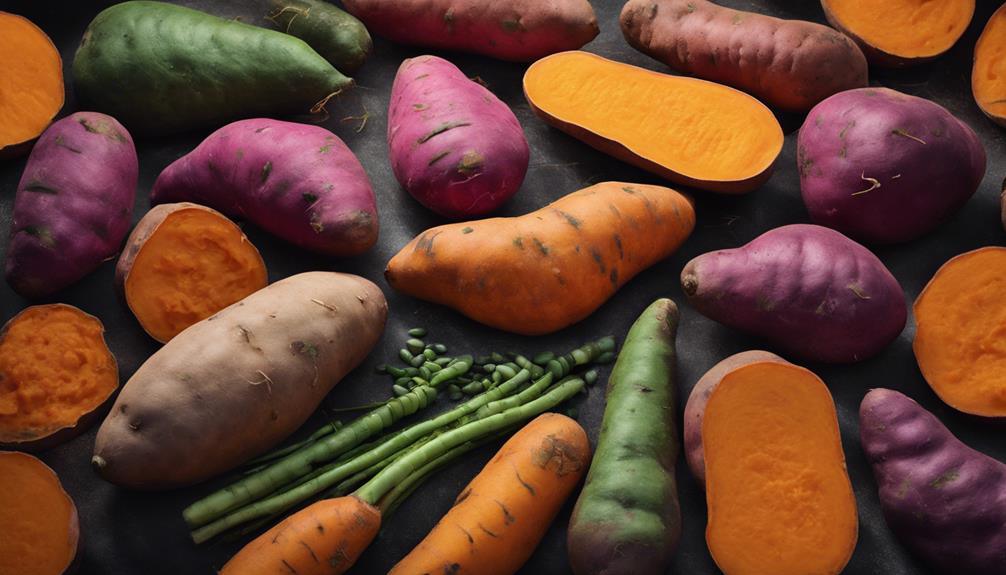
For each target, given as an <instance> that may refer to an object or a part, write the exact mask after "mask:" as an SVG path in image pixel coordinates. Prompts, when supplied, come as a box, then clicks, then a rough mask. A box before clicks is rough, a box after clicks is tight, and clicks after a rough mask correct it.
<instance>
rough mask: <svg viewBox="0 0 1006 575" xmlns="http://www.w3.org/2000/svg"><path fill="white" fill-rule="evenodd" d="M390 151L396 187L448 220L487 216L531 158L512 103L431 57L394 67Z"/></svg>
mask: <svg viewBox="0 0 1006 575" xmlns="http://www.w3.org/2000/svg"><path fill="white" fill-rule="evenodd" d="M388 153H389V154H390V156H391V167H392V169H393V170H394V172H395V177H396V178H398V182H399V183H400V184H401V185H402V187H403V188H405V190H406V191H407V192H409V194H411V195H412V197H414V198H415V199H416V200H417V201H419V203H421V204H423V205H424V206H426V207H427V208H429V209H431V210H433V211H434V212H436V213H438V214H440V215H442V216H445V217H448V218H452V219H465V218H470V217H474V216H481V215H485V214H487V213H489V212H492V211H493V210H495V209H496V208H498V207H500V206H501V205H502V204H503V203H504V202H506V201H507V200H509V199H510V197H511V196H513V195H514V194H515V193H516V192H517V190H518V188H520V185H521V183H522V182H523V181H524V174H525V173H526V172H527V164H528V157H529V151H528V146H527V140H525V139H524V131H523V130H522V129H521V126H520V123H519V122H518V121H517V118H516V117H515V116H514V115H513V112H511V111H510V108H508V107H507V105H506V104H504V103H503V102H501V101H500V100H499V99H498V98H497V97H496V96H494V95H493V93H492V92H490V91H489V90H487V89H486V88H485V87H484V86H482V85H481V84H478V83H476V82H473V81H472V80H469V79H468V78H467V77H466V76H465V75H464V74H463V73H462V72H461V70H459V69H458V68H457V67H456V66H454V64H451V63H450V62H448V61H447V60H444V59H443V58H437V57H436V56H419V57H417V58H410V59H408V60H405V61H404V62H402V65H401V67H399V68H398V74H397V75H396V76H395V83H394V85H393V86H392V88H391V105H390V106H389V107H388Z"/></svg>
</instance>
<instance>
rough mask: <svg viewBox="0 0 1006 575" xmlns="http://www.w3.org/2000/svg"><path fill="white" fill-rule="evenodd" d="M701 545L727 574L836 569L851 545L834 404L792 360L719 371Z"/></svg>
mask: <svg viewBox="0 0 1006 575" xmlns="http://www.w3.org/2000/svg"><path fill="white" fill-rule="evenodd" d="M702 436H703V437H702V440H703V449H704V451H705V466H706V467H705V470H706V500H707V504H708V508H709V523H708V525H707V528H706V542H707V543H708V545H709V551H710V552H711V553H712V556H713V559H714V560H715V561H716V564H717V565H718V566H719V568H720V569H721V570H722V571H723V572H724V573H725V574H726V575H766V574H768V573H771V574H773V575H807V574H809V573H813V574H815V575H829V574H837V573H840V572H841V571H842V569H843V568H844V567H845V565H846V563H848V561H849V558H850V557H851V556H852V552H853V549H855V546H856V539H857V533H858V519H857V515H856V500H855V496H854V495H853V491H852V485H851V483H850V482H849V476H848V474H847V473H846V469H845V455H844V453H843V451H842V443H841V438H840V435H839V428H838V418H837V416H836V414H835V404H834V402H833V401H832V398H831V394H830V393H829V392H828V388H827V387H825V385H824V383H823V382H822V381H821V380H820V379H819V378H818V377H817V376H816V375H814V374H813V373H812V372H810V371H808V370H806V369H804V368H802V367H799V366H795V365H792V364H788V363H781V362H775V361H768V362H757V363H753V364H749V365H745V366H743V367H739V368H737V369H735V370H733V371H731V372H729V373H728V374H727V375H725V376H724V377H723V380H722V381H721V382H720V384H719V385H718V386H717V387H716V390H715V391H713V393H712V395H710V397H709V403H708V404H707V405H706V410H705V414H704V416H703V419H702Z"/></svg>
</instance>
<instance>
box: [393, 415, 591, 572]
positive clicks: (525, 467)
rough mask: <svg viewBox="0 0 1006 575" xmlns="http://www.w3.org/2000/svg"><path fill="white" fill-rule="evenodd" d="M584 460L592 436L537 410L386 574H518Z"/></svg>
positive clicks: (572, 423)
mask: <svg viewBox="0 0 1006 575" xmlns="http://www.w3.org/2000/svg"><path fill="white" fill-rule="evenodd" d="M589 462H590V442H589V441H587V433H586V432H585V431H584V430H583V428H582V427H580V425H579V424H578V423H577V422H576V421H574V420H572V419H570V418H568V417H566V416H565V415H559V414H558V413H544V414H542V415H539V416H538V417H537V418H535V419H534V420H533V421H531V422H530V423H528V424H527V425H525V426H524V427H523V428H521V430H520V431H518V432H517V433H515V434H514V435H513V437H511V438H510V439H508V440H507V442H506V443H504V444H503V447H501V448H500V450H499V451H498V452H496V455H495V456H493V458H492V459H491V460H489V463H487V464H486V466H485V467H484V468H483V469H482V471H480V472H479V474H478V475H476V476H475V479H472V481H471V483H469V484H468V486H467V487H465V488H464V489H463V490H462V491H461V493H460V494H459V495H458V497H457V499H456V500H455V501H454V507H451V510H450V511H448V512H447V514H446V515H444V517H443V518H442V519H441V520H440V521H439V522H438V523H437V525H436V526H435V527H434V528H433V530H432V531H430V533H429V534H428V535H427V536H426V537H425V538H424V539H423V540H422V541H421V542H420V543H419V545H417V546H416V548H415V549H413V550H412V551H411V552H409V554H408V555H406V556H405V557H404V558H402V560H401V561H399V562H398V563H397V564H395V566H394V567H392V568H391V571H389V572H388V575H414V574H416V573H451V574H452V575H511V574H513V573H516V572H517V570H518V569H519V568H520V566H521V565H523V564H524V562H526V561H527V559H528V557H530V556H531V553H532V552H533V551H534V548H535V547H537V545H538V542H539V541H541V538H542V537H543V536H544V535H545V531H546V530H547V529H548V527H549V525H550V524H551V523H552V520H553V519H554V518H555V516H556V514H557V513H559V509H560V508H561V507H562V504H563V502H564V501H565V500H566V498H567V497H569V495H570V493H572V492H573V489H574V488H575V487H576V486H577V484H578V483H579V482H580V479H581V478H582V477H583V474H584V473H586V471H587V465H588V463H589Z"/></svg>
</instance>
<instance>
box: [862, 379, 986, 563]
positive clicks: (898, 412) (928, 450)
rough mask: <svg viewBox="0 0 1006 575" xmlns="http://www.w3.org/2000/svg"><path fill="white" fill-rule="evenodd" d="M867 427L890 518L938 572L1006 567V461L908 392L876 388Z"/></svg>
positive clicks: (868, 448) (869, 398)
mask: <svg viewBox="0 0 1006 575" xmlns="http://www.w3.org/2000/svg"><path fill="white" fill-rule="evenodd" d="M859 423H860V425H859V431H860V436H861V439H862V445H863V450H864V451H865V452H866V457H867V460H868V461H869V462H870V464H871V465H872V466H873V475H874V477H875V478H876V480H877V487H878V489H879V492H880V506H881V509H882V510H883V512H884V518H885V520H886V521H887V525H888V526H889V527H890V528H891V530H892V531H893V532H894V534H895V535H896V536H897V537H898V539H899V540H900V541H901V542H902V543H903V544H904V545H905V546H906V547H908V548H909V550H910V551H911V552H912V553H913V554H915V555H916V556H917V557H919V558H920V559H922V560H923V561H924V563H925V564H926V565H928V566H929V567H932V568H934V569H935V570H936V571H937V572H940V573H947V574H951V573H952V574H955V575H956V574H964V575H971V574H974V575H979V574H983V575H991V574H1002V573H1006V529H1003V526H1004V525H1006V465H1004V464H1003V463H1001V462H999V461H997V460H995V459H993V458H991V457H989V456H987V455H985V454H983V453H980V452H978V451H975V450H974V449H971V448H970V447H968V446H967V445H965V444H963V443H961V441H960V440H958V439H957V438H956V437H954V435H953V434H952V433H950V431H949V430H948V429H947V428H946V427H944V426H943V424H942V423H940V421H939V420H938V419H936V417H935V416H934V415H933V414H931V413H929V412H928V411H926V410H925V409H924V408H923V407H922V406H920V405H919V404H917V403H915V402H914V401H912V400H911V399H909V398H908V397H905V396H904V395H902V394H901V393H898V392H896V391H892V390H889V389H874V390H872V391H870V392H869V393H867V394H866V397H864V398H863V402H862V403H861V404H860V408H859Z"/></svg>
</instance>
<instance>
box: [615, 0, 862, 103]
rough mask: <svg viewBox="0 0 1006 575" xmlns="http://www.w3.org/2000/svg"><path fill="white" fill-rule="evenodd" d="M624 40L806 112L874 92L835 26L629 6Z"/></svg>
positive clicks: (649, 2)
mask: <svg viewBox="0 0 1006 575" xmlns="http://www.w3.org/2000/svg"><path fill="white" fill-rule="evenodd" d="M621 25H622V34H623V35H624V36H625V39H626V40H628V42H629V44H631V45H632V47H634V48H635V49H637V50H639V51H641V52H643V53H644V54H647V55H649V56H651V57H653V58H656V59H657V60H659V61H661V62H663V63H664V64H667V65H668V66H670V67H671V68H674V69H675V70H679V71H681V72H685V73H687V74H690V75H693V76H697V77H699V78H703V79H706V80H711V81H713V82H719V83H722V84H727V85H730V86H733V87H735V88H739V89H741V90H744V91H745V92H748V93H750V94H752V95H754V96H755V97H757V98H758V99H760V100H762V101H763V102H765V103H766V104H768V105H770V106H773V107H776V108H779V109H782V110H787V111H792V112H805V111H807V110H809V109H810V108H812V107H813V106H814V105H815V104H817V103H818V102H820V101H821V100H823V99H825V98H827V97H828V96H831V95H832V94H836V93H838V92H841V91H843V90H850V89H853V88H862V87H865V86H866V85H867V65H866V57H865V56H863V52H862V51H861V50H860V49H859V47H858V46H856V44H855V42H853V41H852V40H850V39H849V38H848V37H847V36H845V35H844V34H842V33H841V32H838V31H836V30H834V29H832V28H829V27H827V26H823V25H821V24H816V23H813V22H806V21H802V20H783V19H780V18H773V17H771V16H765V15H763V14H755V13H751V12H744V11H741V10H733V9H730V8H726V7H722V6H717V5H716V4H713V3H712V2H706V1H705V0H629V1H628V2H626V3H625V6H624V7H623V8H622V14H621Z"/></svg>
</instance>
